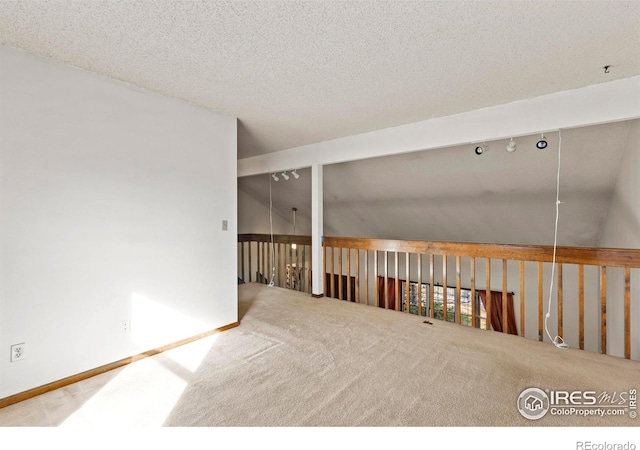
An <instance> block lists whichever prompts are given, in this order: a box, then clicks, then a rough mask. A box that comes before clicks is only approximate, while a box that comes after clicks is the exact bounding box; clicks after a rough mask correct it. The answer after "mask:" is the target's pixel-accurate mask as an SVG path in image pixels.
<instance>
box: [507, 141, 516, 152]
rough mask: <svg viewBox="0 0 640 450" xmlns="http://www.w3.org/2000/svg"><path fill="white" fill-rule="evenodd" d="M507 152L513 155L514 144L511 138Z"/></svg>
mask: <svg viewBox="0 0 640 450" xmlns="http://www.w3.org/2000/svg"><path fill="white" fill-rule="evenodd" d="M507 151H508V152H509V153H513V152H515V151H516V142H515V141H514V140H513V138H511V140H510V141H509V144H507Z"/></svg>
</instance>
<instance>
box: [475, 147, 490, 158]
mask: <svg viewBox="0 0 640 450" xmlns="http://www.w3.org/2000/svg"><path fill="white" fill-rule="evenodd" d="M486 151H489V147H488V146H487V145H486V144H482V145H478V146H477V147H476V148H475V153H476V155H482V154H483V153H484V152H486Z"/></svg>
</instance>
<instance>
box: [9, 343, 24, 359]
mask: <svg viewBox="0 0 640 450" xmlns="http://www.w3.org/2000/svg"><path fill="white" fill-rule="evenodd" d="M25 351H26V344H25V343H24V342H23V343H22V344H14V345H12V346H11V362H16V361H22V360H23V359H25V357H26V353H25Z"/></svg>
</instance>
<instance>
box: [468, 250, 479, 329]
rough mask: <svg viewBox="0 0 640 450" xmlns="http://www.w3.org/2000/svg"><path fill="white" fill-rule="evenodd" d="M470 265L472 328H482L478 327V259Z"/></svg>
mask: <svg viewBox="0 0 640 450" xmlns="http://www.w3.org/2000/svg"><path fill="white" fill-rule="evenodd" d="M469 265H470V268H469V271H470V277H471V279H470V283H471V326H472V327H476V326H480V324H478V325H476V259H475V258H474V257H471V258H470V262H469Z"/></svg>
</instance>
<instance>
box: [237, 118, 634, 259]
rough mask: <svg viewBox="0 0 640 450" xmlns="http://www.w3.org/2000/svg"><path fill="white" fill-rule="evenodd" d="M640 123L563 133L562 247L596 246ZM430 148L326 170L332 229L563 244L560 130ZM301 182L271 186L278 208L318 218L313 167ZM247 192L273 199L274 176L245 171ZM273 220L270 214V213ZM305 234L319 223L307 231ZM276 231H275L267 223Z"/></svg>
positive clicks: (287, 214)
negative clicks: (482, 146)
mask: <svg viewBox="0 0 640 450" xmlns="http://www.w3.org/2000/svg"><path fill="white" fill-rule="evenodd" d="M631 127H640V120H634V121H627V122H618V123H611V124H606V125H599V126H593V127H587V128H577V129H570V130H563V131H562V151H561V155H562V158H561V176H560V179H561V183H560V200H561V201H562V202H563V203H562V205H561V206H560V220H559V231H558V243H559V245H573V246H596V245H598V240H599V235H600V232H601V229H602V226H603V223H604V219H605V216H606V214H607V210H608V207H609V202H610V199H611V196H612V194H613V189H614V186H615V181H616V177H617V174H618V171H619V168H620V167H619V166H620V160H621V158H622V155H623V152H624V151H625V149H626V148H627V147H628V146H630V145H633V146H638V145H640V142H630V141H629V139H630V136H634V135H635V136H637V133H630V130H631ZM546 137H547V140H548V142H549V146H548V147H547V149H545V150H538V149H537V148H536V147H535V144H536V142H537V141H538V140H539V139H540V136H539V135H536V136H526V137H521V138H517V139H516V140H515V141H516V144H517V150H516V151H515V152H514V153H507V152H506V150H505V148H506V145H507V143H508V141H506V140H501V141H494V142H489V143H488V144H489V151H488V152H486V153H485V154H483V155H481V156H476V155H475V154H474V152H473V146H460V147H454V148H447V149H438V150H427V151H423V152H416V153H411V154H404V155H397V156H389V157H384V158H375V159H368V160H362V161H355V162H350V163H344V164H336V165H331V166H326V167H325V168H324V231H325V234H326V235H340V236H360V237H375V238H389V239H419V240H422V239H424V240H435V241H474V242H497V243H523V244H541V245H548V244H551V243H553V234H554V220H555V199H556V192H555V190H556V174H557V167H558V165H557V164H558V133H557V132H556V133H551V134H549V135H547V136H546ZM298 172H299V173H300V174H301V177H300V179H298V180H294V179H293V178H291V179H290V180H289V181H283V180H282V179H281V180H280V181H279V182H277V183H275V182H272V183H271V187H272V191H273V206H274V210H275V211H276V212H277V213H278V214H279V215H281V216H282V217H284V218H285V219H288V220H291V214H292V213H291V208H292V207H294V206H295V207H297V208H298V213H297V214H298V218H300V219H301V223H302V224H308V223H309V218H310V213H311V211H310V209H311V181H310V176H311V173H310V170H309V169H306V170H299V171H298ZM238 186H239V188H240V189H241V190H243V191H245V192H246V193H248V194H249V195H251V196H253V197H254V198H256V199H258V200H259V201H261V202H262V203H264V204H265V205H268V204H269V176H268V175H267V174H264V175H258V176H253V177H245V178H240V179H239V180H238ZM266 219H267V218H265V220H266ZM299 230H300V232H301V233H309V232H310V230H308V229H307V230H305V229H304V228H301V229H299ZM262 231H263V232H267V231H268V230H262Z"/></svg>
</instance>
